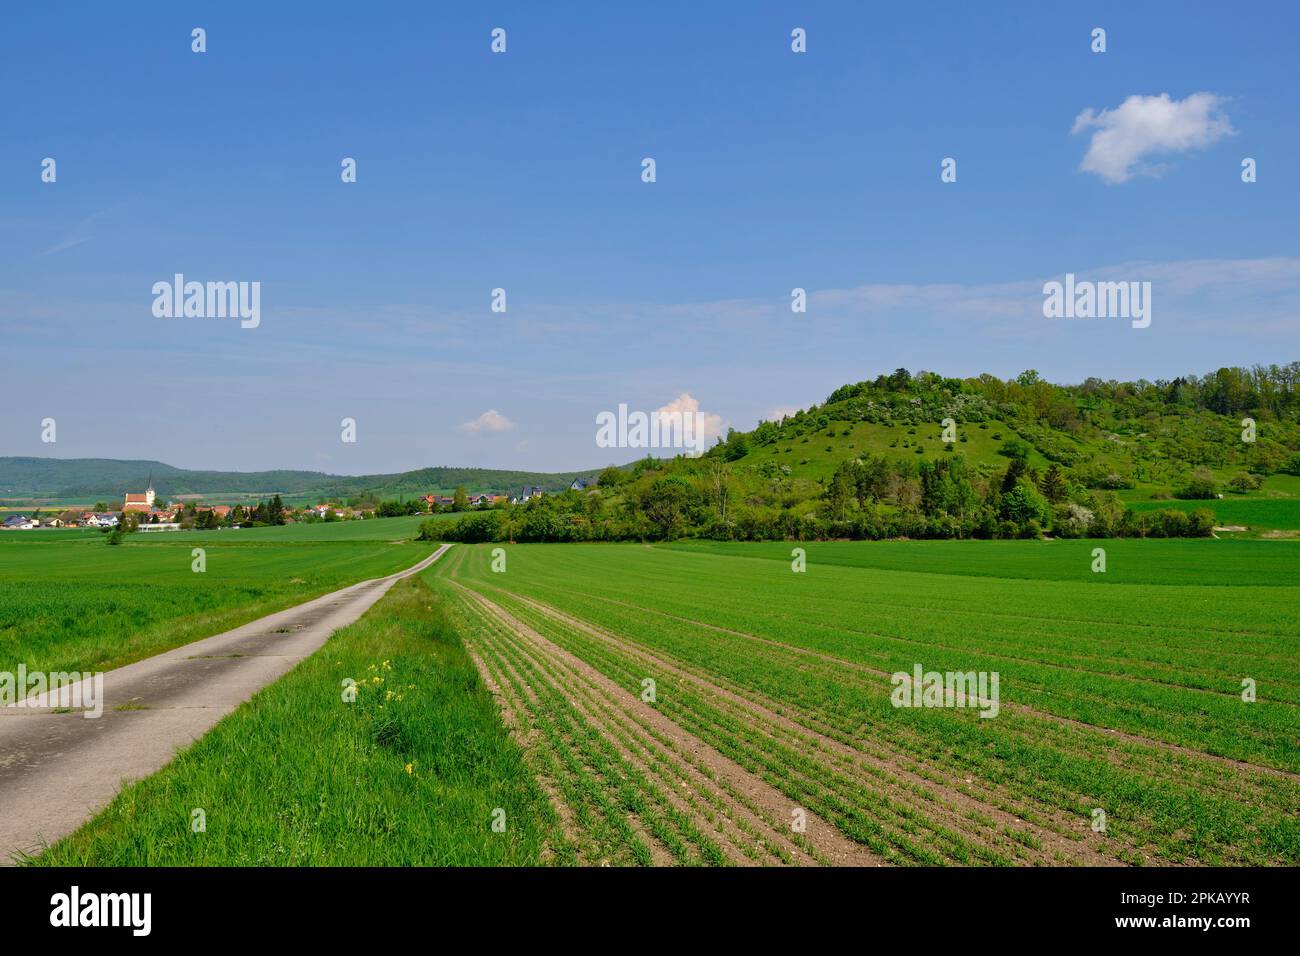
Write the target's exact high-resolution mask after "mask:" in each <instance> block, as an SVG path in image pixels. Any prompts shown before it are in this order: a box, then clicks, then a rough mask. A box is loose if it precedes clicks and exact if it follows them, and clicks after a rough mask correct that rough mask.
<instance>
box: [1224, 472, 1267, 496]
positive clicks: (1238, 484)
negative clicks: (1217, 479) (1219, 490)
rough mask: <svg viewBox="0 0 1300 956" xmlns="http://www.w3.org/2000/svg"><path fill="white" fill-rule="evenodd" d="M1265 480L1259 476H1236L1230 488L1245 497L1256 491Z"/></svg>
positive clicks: (1231, 481)
mask: <svg viewBox="0 0 1300 956" xmlns="http://www.w3.org/2000/svg"><path fill="white" fill-rule="evenodd" d="M1263 483H1264V480H1263V479H1262V478H1261V477H1260V476H1258V475H1236V476H1234V477H1233V478H1232V479H1231V480H1230V481H1229V482H1228V487H1229V488H1231V489H1232V490H1233V491H1235V492H1236V493H1237V494H1239V495H1244V494H1245V493H1246V492H1248V491H1256V490H1258V488H1259V486H1260V485H1262V484H1263Z"/></svg>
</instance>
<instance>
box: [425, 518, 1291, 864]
mask: <svg viewBox="0 0 1300 956" xmlns="http://www.w3.org/2000/svg"><path fill="white" fill-rule="evenodd" d="M934 544H936V543H932V542H924V543H917V544H916V545H914V546H909V547H907V548H903V549H900V548H898V547H896V544H895V543H890V544H887V545H883V546H873V545H869V544H868V545H861V544H844V545H839V546H832V545H808V546H807V561H808V566H807V570H806V571H805V572H804V573H802V574H799V573H792V569H791V565H790V548H789V547H788V546H784V548H783V551H784V553H783V554H782V555H781V558H782V559H781V560H777V559H776V558H777V552H778V550H780V549H781V546H765V545H761V546H751V545H712V544H691V545H680V546H674V547H653V548H648V547H642V546H601V545H568V546H560V547H555V546H545V545H534V546H527V545H521V546H514V547H510V548H508V549H506V554H507V559H508V570H507V571H506V572H505V573H493V572H492V571H491V570H490V557H489V554H490V552H489V551H488V550H487V549H486V548H459V549H455V550H454V551H453V553H452V554H451V555H450V556H449V558H450V560H449V561H447V562H446V564H445V566H443V567H441V568H439V570H438V573H437V575H436V576H435V581H437V582H438V585H439V587H441V588H443V589H444V593H445V595H446V597H447V599H449V600H451V601H453V602H454V603H455V605H456V607H458V608H459V610H458V612H457V613H459V614H460V615H461V616H462V621H463V625H462V626H463V632H464V633H465V634H466V635H468V643H469V647H470V649H471V651H472V652H473V653H474V654H475V656H476V658H477V659H479V660H480V661H481V662H482V667H483V670H484V673H485V675H486V679H487V680H488V681H489V682H490V683H491V684H492V685H493V686H494V687H495V688H496V689H497V691H498V694H499V695H500V697H501V699H502V701H503V704H504V706H505V709H506V713H507V714H508V720H509V721H510V722H511V723H512V724H513V725H515V726H523V727H528V728H531V731H532V733H531V734H530V735H529V739H530V740H531V741H532V744H531V746H530V747H529V759H530V761H531V763H532V765H533V767H534V769H535V770H536V772H537V773H538V774H539V776H540V777H541V779H543V780H544V781H546V783H547V787H548V789H549V790H550V792H551V793H552V794H553V795H554V798H555V799H556V801H557V803H559V804H560V805H561V806H562V807H565V808H566V809H565V810H564V814H565V815H566V817H567V818H569V819H571V820H573V821H577V823H578V824H579V827H578V829H580V831H581V832H582V834H583V835H584V838H585V839H586V841H587V843H586V852H587V853H588V854H590V856H591V857H592V858H600V859H603V858H606V857H609V856H613V857H614V858H615V859H617V860H618V861H620V862H627V863H644V862H668V861H676V862H683V863H691V862H719V861H721V860H726V861H730V862H744V861H747V860H749V861H754V862H789V861H794V862H798V861H800V860H807V859H811V860H812V861H814V862H843V861H853V862H868V861H874V862H882V863H900V864H902V863H922V864H926V863H958V864H962V863H964V864H994V865H1002V864H1042V863H1047V864H1055V863H1131V864H1161V863H1164V864H1171V863H1206V864H1251V863H1255V864H1258V863H1265V864H1268V863H1272V864H1277V863H1290V864H1294V863H1296V862H1297V860H1298V859H1300V823H1297V810H1300V748H1297V735H1298V733H1300V665H1298V664H1297V660H1298V655H1297V651H1300V647H1297V644H1300V638H1298V637H1297V635H1300V601H1297V598H1298V597H1300V588H1297V586H1296V583H1295V578H1294V575H1293V574H1291V575H1288V570H1289V569H1294V568H1295V567H1296V559H1297V555H1296V553H1295V552H1294V551H1293V550H1292V547H1293V546H1292V545H1291V544H1289V543H1286V542H1106V544H1108V545H1110V546H1112V553H1111V554H1110V555H1109V560H1110V569H1108V571H1107V574H1106V575H1101V574H1097V575H1094V574H1092V572H1091V571H1090V569H1089V561H1090V551H1091V548H1092V547H1093V546H1094V544H1096V542H1073V543H1064V542H1023V543H1020V542H1005V543H998V544H997V545H995V546H990V545H989V544H973V545H970V544H964V543H961V542H954V543H951V544H948V543H942V544H943V545H944V548H946V550H944V548H941V549H936V548H934ZM1115 545H1121V547H1118V548H1116V547H1113V546H1115ZM1222 545H1231V546H1232V549H1231V551H1230V552H1229V551H1227V550H1215V549H1218V548H1220V547H1221V546H1222ZM962 547H965V548H966V552H965V554H964V555H960V556H959V555H958V549H960V548H962ZM823 556H824V560H823ZM954 559H956V560H957V561H958V565H959V568H960V570H959V571H958V573H949V567H950V564H952V562H953V561H954ZM1166 561H1168V566H1167V567H1166ZM981 563H982V565H983V570H982V573H981V571H980V567H979V565H980V564H981ZM1193 563H1199V565H1200V567H1201V571H1200V572H1199V573H1193V574H1192V575H1190V576H1189V575H1188V574H1187V573H1186V568H1187V567H1188V566H1189V565H1191V564H1193ZM1216 569H1219V570H1218V571H1216ZM1219 571H1222V572H1224V573H1225V574H1226V576H1227V577H1228V579H1229V580H1230V581H1231V582H1232V583H1230V584H1224V583H1218V579H1219V576H1220V575H1219ZM1112 575H1113V576H1112ZM1126 579H1127V582H1129V583H1126ZM1103 580H1104V582H1105V583H1103ZM1252 581H1254V582H1255V583H1250V582H1252ZM1175 582H1177V583H1175ZM917 663H920V664H922V665H923V666H924V667H925V668H926V669H927V670H928V669H934V670H938V671H949V670H953V671H990V672H992V671H996V672H999V673H1000V676H1001V707H1000V712H999V713H998V715H997V716H996V717H995V718H994V719H982V718H980V717H979V716H978V715H977V713H976V712H975V711H973V710H969V709H967V710H962V709H955V708H920V709H911V708H896V707H894V706H893V705H892V704H891V702H890V697H889V691H890V689H891V685H890V681H889V675H890V674H891V673H894V672H896V671H905V672H911V671H912V669H913V667H914V665H915V664H917ZM1244 678H1250V679H1252V680H1253V681H1255V682H1256V684H1257V686H1258V694H1259V699H1258V701H1257V702H1255V703H1245V702H1243V700H1242V699H1241V688H1242V681H1243V679H1244ZM647 679H650V680H653V681H654V686H655V694H656V700H655V702H654V703H653V705H647V704H645V703H644V702H641V701H640V695H642V694H643V693H644V688H645V686H646V685H645V684H644V683H643V682H644V681H645V680H647ZM701 747H703V749H704V752H706V753H708V754H711V755H713V757H712V759H714V761H715V763H714V764H713V765H710V764H709V758H705V757H701ZM718 758H721V761H722V763H718V762H717V760H718ZM737 770H740V771H742V772H743V773H745V774H747V775H748V776H749V778H751V779H752V780H756V781H757V784H756V785H755V786H752V787H750V788H748V789H746V787H745V785H744V784H743V783H742V782H741V781H740V780H739V779H738V777H737ZM773 793H776V794H777V795H778V796H777V797H776V798H773V796H772V794H773ZM1098 810H1100V811H1103V812H1104V814H1105V818H1104V820H1105V827H1104V830H1103V831H1101V832H1098V831H1096V830H1094V823H1095V821H1096V820H1098V819H1100V817H1098V816H1097V815H1096V813H1095V811H1098ZM796 811H797V812H799V813H804V814H806V815H807V821H808V822H807V830H806V831H805V832H804V833H803V834H797V833H796V834H791V832H790V827H789V825H788V820H789V815H790V814H791V813H794V812H796ZM813 820H816V821H818V824H817V825H816V826H814V824H813V822H812V821H813ZM843 838H847V840H848V845H847V846H846V845H845V844H844V843H843V842H841V841H842V839H843ZM818 840H820V841H821V842H820V843H819V842H817V841H818ZM864 855H865V858H864Z"/></svg>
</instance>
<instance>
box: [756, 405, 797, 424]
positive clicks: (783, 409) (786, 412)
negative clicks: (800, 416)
mask: <svg viewBox="0 0 1300 956" xmlns="http://www.w3.org/2000/svg"><path fill="white" fill-rule="evenodd" d="M798 411H799V409H798V408H796V407H795V406H794V405H778V406H777V407H776V408H774V409H772V410H771V411H769V412H768V413H767V414H766V415H764V416H763V420H764V421H768V422H779V421H780V420H781V419H783V418H791V417H793V416H794V414H795V413H796V412H798Z"/></svg>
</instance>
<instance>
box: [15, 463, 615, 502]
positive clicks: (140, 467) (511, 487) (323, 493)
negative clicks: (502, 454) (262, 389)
mask: <svg viewBox="0 0 1300 956" xmlns="http://www.w3.org/2000/svg"><path fill="white" fill-rule="evenodd" d="M585 474H590V472H566V473H563V474H552V473H544V472H532V471H504V470H494V469H488V468H422V469H419V470H417V471H407V472H401V473H399V474H388V475H382V474H381V475H355V476H352V475H328V474H324V473H322V472H317V471H253V472H236V471H191V470H187V469H184V468H176V467H173V466H172V465H168V464H165V463H164V462H160V461H123V460H118V459H114V458H12V457H11V458H0V498H55V499H93V498H102V499H105V500H112V499H114V498H119V499H120V498H121V496H122V493H123V492H125V491H143V490H144V487H145V483H146V482H147V481H148V480H149V476H150V475H152V476H153V484H154V488H155V490H157V492H158V495H159V497H161V498H163V499H167V498H172V497H175V496H177V495H207V496H220V495H270V494H275V493H279V494H282V495H285V496H292V497H312V498H315V497H323V498H351V497H355V496H357V495H370V494H373V495H374V496H375V497H379V498H397V497H400V496H414V495H423V494H429V493H433V492H439V493H443V494H451V491H452V489H454V488H456V487H457V486H463V487H464V488H465V490H466V491H467V492H469V493H471V494H475V493H485V492H497V493H502V494H508V493H515V492H517V491H518V490H519V489H521V488H523V487H525V486H528V485H540V486H541V487H543V488H545V489H546V490H547V491H560V490H562V489H564V488H567V487H568V486H569V484H570V483H571V482H572V481H573V479H574V478H575V477H577V476H578V475H585Z"/></svg>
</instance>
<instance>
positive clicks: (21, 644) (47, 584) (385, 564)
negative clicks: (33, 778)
mask: <svg viewBox="0 0 1300 956" xmlns="http://www.w3.org/2000/svg"><path fill="white" fill-rule="evenodd" d="M389 522H392V524H389ZM416 523H418V522H416ZM354 524H355V525H356V526H357V527H358V529H359V530H362V531H363V534H356V535H353V536H351V537H348V536H347V532H348V531H350V530H351V528H352V526H353V525H354ZM363 526H365V527H364V528H363ZM318 528H319V529H322V530H325V531H328V532H330V533H331V534H332V535H333V536H334V537H333V539H330V538H329V537H327V536H326V535H322V534H318V533H315V532H316V529H318ZM336 529H341V530H340V531H336ZM413 530H414V526H413V524H412V522H411V521H410V520H409V519H402V518H393V519H378V520H375V521H364V522H339V523H337V524H333V523H332V524H321V525H301V526H296V525H295V526H286V527H280V528H260V529H250V530H240V531H224V532H223V531H218V532H206V533H196V534H193V535H191V534H186V533H179V532H177V533H172V532H155V533H152V534H135V535H129V536H128V538H127V541H126V543H125V544H123V545H121V546H119V547H112V546H109V545H108V544H107V543H106V537H105V536H104V535H102V534H100V533H99V532H86V531H67V532H64V531H22V532H8V533H5V534H3V535H0V671H11V670H13V669H15V668H16V667H17V665H18V664H20V663H23V664H26V666H27V667H28V668H29V669H31V670H76V671H86V670H107V669H110V668H112V667H117V666H120V665H122V664H126V663H129V662H131V661H133V660H138V659H140V658H142V657H147V656H149V655H152V654H157V653H160V652H161V651H164V650H167V649H169V648H172V647H177V646H179V645H181V644H185V643H188V642H189V641H193V640H197V639H198V638H200V637H206V636H208V635H209V634H214V633H218V632H220V631H223V630H227V629H229V628H232V627H236V626H238V625H240V624H243V623H245V622H246V621H250V620H253V619H255V618H258V617H261V616H262V615H264V614H269V613H271V612H273V611H277V610H280V609H281V608H285V607H289V606H291V605H294V604H298V603H301V602H302V601H305V600H308V599H310V598H313V597H315V596H317V595H319V594H324V593H326V592H329V591H332V590H335V589H337V588H340V587H343V586H345V585H348V584H351V583H354V582H356V581H361V580H365V579H367V578H374V577H379V576H382V575H385V574H390V573H392V572H393V571H398V570H401V569H402V568H405V567H409V566H410V565H412V564H414V563H415V562H416V561H418V560H419V558H420V557H421V556H423V555H424V554H427V553H428V551H429V548H428V546H427V545H417V544H414V543H411V542H409V541H408V540H406V539H409V538H410V537H411V534H412V533H413ZM365 534H368V535H369V536H370V537H369V539H367V538H366V537H365V536H364V535H365ZM245 536H247V537H245ZM196 547H201V548H203V550H204V551H205V564H206V570H205V571H203V572H202V573H198V572H195V571H194V570H193V566H194V565H193V561H194V557H193V549H194V548H196Z"/></svg>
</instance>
